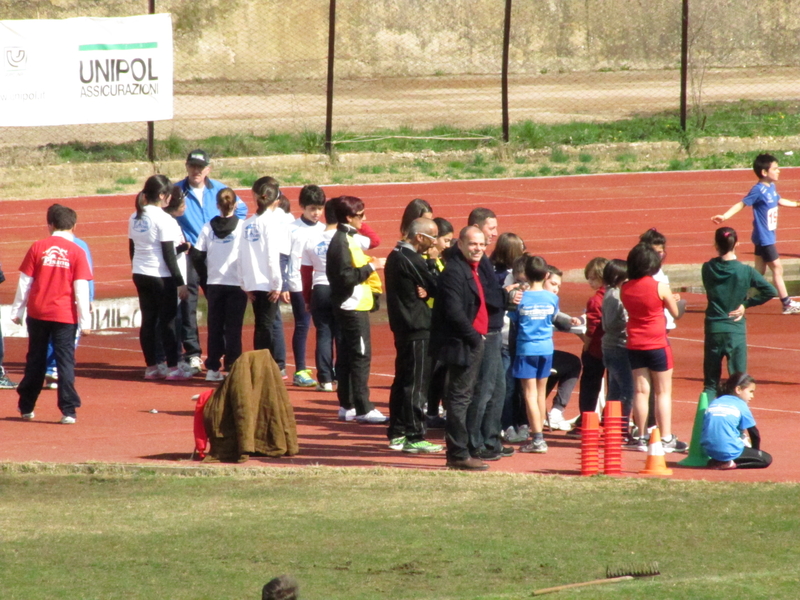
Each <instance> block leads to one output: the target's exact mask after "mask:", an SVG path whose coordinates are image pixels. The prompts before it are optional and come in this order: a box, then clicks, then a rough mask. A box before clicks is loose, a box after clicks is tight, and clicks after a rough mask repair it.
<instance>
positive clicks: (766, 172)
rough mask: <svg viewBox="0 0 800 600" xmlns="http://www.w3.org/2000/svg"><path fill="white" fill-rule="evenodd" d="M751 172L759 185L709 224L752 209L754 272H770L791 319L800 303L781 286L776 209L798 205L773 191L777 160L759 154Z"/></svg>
mask: <svg viewBox="0 0 800 600" xmlns="http://www.w3.org/2000/svg"><path fill="white" fill-rule="evenodd" d="M753 171H755V173H756V177H758V183H757V184H756V185H754V186H753V187H752V189H751V190H750V192H749V193H748V194H747V196H745V197H744V198H743V199H742V200H741V201H740V202H737V203H736V204H734V205H733V206H731V207H730V208H729V209H728V210H727V211H726V212H725V213H724V214H721V215H714V216H713V217H711V220H712V221H714V223H716V224H717V225H719V224H720V223H722V222H723V221H725V220H727V219H730V218H731V217H732V216H733V215H735V214H736V213H738V212H739V211H740V210H742V209H743V208H744V207H745V206H752V207H753V235H752V237H751V239H752V241H753V244H754V245H755V247H756V250H755V255H756V258H755V268H756V270H757V271H758V272H759V273H761V274H762V275H763V274H764V272H765V271H766V268H767V267H769V269H770V271H772V280H773V282H774V283H775V289H777V290H778V296H779V297H780V299H781V303H782V304H783V314H785V315H792V314H797V313H800V303H798V302H795V301H793V300H791V299H790V298H789V293H788V292H787V291H786V284H785V283H784V282H783V265H782V264H781V259H780V257H779V255H778V249H777V247H776V246H775V241H776V235H775V231H776V230H777V229H778V206H790V207H794V208H796V207H798V206H800V202H795V201H794V200H787V199H786V198H781V197H780V196H779V195H778V192H777V190H776V189H775V182H777V181H778V178H779V176H780V173H781V170H780V169H779V168H778V160H777V159H776V158H775V157H774V156H772V155H771V154H759V155H758V156H756V159H755V160H754V161H753Z"/></svg>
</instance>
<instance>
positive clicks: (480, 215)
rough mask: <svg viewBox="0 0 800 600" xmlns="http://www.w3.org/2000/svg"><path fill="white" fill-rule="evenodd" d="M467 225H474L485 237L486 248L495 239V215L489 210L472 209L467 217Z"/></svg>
mask: <svg viewBox="0 0 800 600" xmlns="http://www.w3.org/2000/svg"><path fill="white" fill-rule="evenodd" d="M467 225H468V226H469V225H474V226H475V227H477V228H478V229H480V230H481V231H482V232H483V235H484V236H486V246H487V247H488V246H491V245H492V241H493V240H494V238H496V237H497V215H496V214H494V211H493V210H492V209H491V208H474V209H472V212H470V213H469V216H468V217H467Z"/></svg>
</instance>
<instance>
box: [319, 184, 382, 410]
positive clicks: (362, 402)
mask: <svg viewBox="0 0 800 600" xmlns="http://www.w3.org/2000/svg"><path fill="white" fill-rule="evenodd" d="M331 201H332V202H333V207H334V213H335V214H336V221H337V223H338V224H337V228H336V233H335V234H334V236H333V238H331V242H330V245H329V246H328V253H327V259H326V264H325V274H326V275H327V277H328V282H329V283H330V286H331V304H332V305H333V314H334V316H335V318H336V325H337V327H338V330H339V343H338V344H337V349H338V355H337V357H336V377H337V380H338V382H339V385H338V387H337V389H336V394H337V397H338V398H339V406H340V408H341V409H343V410H344V411H345V413H346V412H347V411H349V410H350V409H352V408H355V410H356V416H355V420H356V421H357V422H359V423H385V422H386V417H385V416H384V415H383V413H381V411H379V410H378V409H377V408H375V406H374V405H373V404H372V402H371V401H370V399H369V370H370V363H371V360H372V346H371V341H370V326H369V313H370V311H371V310H372V307H373V305H374V302H375V300H374V297H373V290H372V289H371V288H370V285H369V283H368V282H367V280H368V279H369V277H370V276H371V275H372V274H373V273H374V272H375V271H377V270H378V269H382V268H383V266H384V264H385V263H386V259H385V258H373V259H372V260H370V259H369V258H368V257H367V256H366V255H365V254H364V251H363V250H362V248H361V246H359V244H358V242H357V241H356V240H355V239H354V238H353V236H354V235H355V234H356V233H357V232H358V231H359V229H361V225H362V223H363V222H364V218H365V210H364V202H363V201H362V200H361V199H360V198H356V197H355V196H339V197H338V198H333V199H332V200H331Z"/></svg>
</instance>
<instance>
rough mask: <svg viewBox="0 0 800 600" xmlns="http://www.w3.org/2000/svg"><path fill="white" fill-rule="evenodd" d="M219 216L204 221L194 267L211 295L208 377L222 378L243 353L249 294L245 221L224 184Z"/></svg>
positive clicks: (232, 194)
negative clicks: (244, 276)
mask: <svg viewBox="0 0 800 600" xmlns="http://www.w3.org/2000/svg"><path fill="white" fill-rule="evenodd" d="M217 206H218V207H219V212H220V216H218V217H214V218H213V219H211V221H209V222H208V223H206V224H205V225H203V229H202V230H201V231H200V235H199V236H198V238H197V244H195V247H194V249H193V252H192V260H193V261H194V264H195V270H196V271H197V273H198V275H199V276H200V278H201V280H205V290H206V298H208V357H207V358H206V361H205V367H206V381H222V380H223V379H225V375H224V374H223V373H222V370H223V364H222V357H223V356H224V357H225V364H224V370H225V371H230V369H231V366H233V363H234V362H236V359H237V358H239V356H240V355H241V354H242V323H243V321H244V313H245V311H246V310H247V294H246V293H245V292H244V290H242V288H241V287H240V285H239V282H240V279H239V246H240V244H241V240H242V235H243V232H244V224H243V222H242V221H241V219H239V217H237V216H236V214H235V212H234V211H235V210H236V194H235V193H234V191H233V190H232V189H230V188H223V189H221V190H220V191H219V193H218V194H217Z"/></svg>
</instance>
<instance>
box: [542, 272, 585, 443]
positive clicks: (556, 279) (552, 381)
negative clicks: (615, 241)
mask: <svg viewBox="0 0 800 600" xmlns="http://www.w3.org/2000/svg"><path fill="white" fill-rule="evenodd" d="M563 276H564V273H563V272H562V271H561V269H559V268H558V267H556V266H554V265H547V278H546V279H545V280H544V284H543V285H542V287H543V288H544V290H545V291H547V292H553V293H554V294H555V295H556V296H558V294H559V292H560V291H561V278H562V277H563ZM553 328H554V329H555V330H556V331H560V332H562V333H572V334H573V335H578V336H579V337H580V336H581V335H583V333H584V332H585V331H586V326H585V322H584V319H582V318H581V317H571V316H570V315H568V314H567V313H565V312H563V311H562V310H561V306H560V304H559V311H558V313H557V314H556V316H555V317H554V318H553ZM580 376H581V359H580V358H579V357H578V356H576V355H574V354H572V353H571V352H566V351H564V350H559V349H558V348H555V349H554V350H553V365H552V368H551V369H550V377H548V378H547V387H546V388H545V396H549V395H550V392H552V391H553V389H554V388H555V387H556V386H558V391H556V394H555V396H553V405H552V406H551V408H550V412H548V413H547V425H548V427H549V428H550V430H551V431H555V430H560V431H569V430H570V429H572V427H573V425H574V422H575V420H577V418H576V419H573V420H569V419H566V418H565V417H564V412H565V411H566V410H567V405H568V404H569V400H570V397H571V396H572V390H574V389H575V386H576V385H577V383H578V380H579V378H580Z"/></svg>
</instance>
